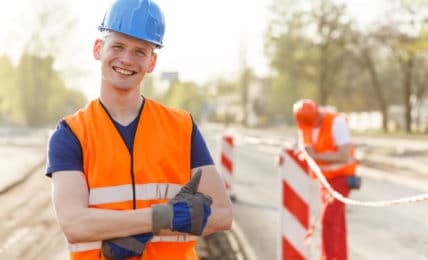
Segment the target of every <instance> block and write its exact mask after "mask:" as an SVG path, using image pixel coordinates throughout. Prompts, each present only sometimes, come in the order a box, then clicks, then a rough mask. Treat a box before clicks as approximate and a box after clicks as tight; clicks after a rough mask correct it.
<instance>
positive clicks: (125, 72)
mask: <svg viewBox="0 0 428 260" xmlns="http://www.w3.org/2000/svg"><path fill="white" fill-rule="evenodd" d="M115 71H117V72H119V73H121V74H125V75H132V74H133V72H132V71H129V70H124V69H121V68H115Z"/></svg>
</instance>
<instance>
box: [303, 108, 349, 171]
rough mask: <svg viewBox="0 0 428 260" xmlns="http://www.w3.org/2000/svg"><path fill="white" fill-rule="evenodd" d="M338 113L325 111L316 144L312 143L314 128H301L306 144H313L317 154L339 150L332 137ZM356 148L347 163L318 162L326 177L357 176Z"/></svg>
mask: <svg viewBox="0 0 428 260" xmlns="http://www.w3.org/2000/svg"><path fill="white" fill-rule="evenodd" d="M338 115H339V114H338V113H334V112H329V111H323V113H322V120H321V125H320V126H319V132H318V138H317V140H316V142H315V143H313V142H312V131H313V129H312V128H300V130H301V132H302V133H303V139H304V140H303V141H304V143H305V144H307V143H309V144H312V143H313V148H314V149H315V152H317V153H323V152H333V151H336V150H337V147H336V145H335V144H334V139H333V135H332V128H333V122H334V119H335V118H336V117H337V116H338ZM354 154H355V150H354V147H352V148H351V151H350V155H351V159H350V160H349V161H348V162H346V163H327V162H323V161H320V160H316V162H317V164H318V166H319V167H320V169H321V171H322V173H323V174H324V176H325V177H326V178H327V179H329V178H333V177H336V176H346V175H353V174H355V169H356V165H357V161H356V160H355V156H354Z"/></svg>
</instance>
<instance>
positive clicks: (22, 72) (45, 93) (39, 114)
mask: <svg viewBox="0 0 428 260" xmlns="http://www.w3.org/2000/svg"><path fill="white" fill-rule="evenodd" d="M0 69H1V72H2V73H5V72H6V71H8V70H9V72H8V73H10V75H15V79H14V80H11V83H10V84H9V85H7V86H12V87H10V88H11V89H13V90H14V91H10V92H9V93H8V94H7V95H5V96H4V101H3V102H2V103H4V104H6V105H5V107H2V108H3V109H4V111H5V112H4V113H7V114H8V117H9V118H8V121H10V122H13V123H16V124H20V125H28V126H44V125H48V124H54V123H55V122H56V121H57V120H58V119H60V118H61V117H63V116H64V115H65V114H68V113H71V112H74V111H75V110H76V109H77V108H78V107H81V106H83V105H84V104H85V102H86V100H85V97H84V96H83V94H82V93H81V92H78V91H76V90H69V89H67V88H66V87H65V84H64V82H63V80H62V79H61V77H60V75H59V73H58V72H57V71H55V70H54V69H53V58H52V57H45V58H42V57H38V56H35V55H31V54H28V53H24V54H23V55H22V57H21V60H20V62H19V64H18V66H17V67H16V68H13V67H7V66H2V67H0Z"/></svg>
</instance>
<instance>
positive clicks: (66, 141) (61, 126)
mask: <svg viewBox="0 0 428 260" xmlns="http://www.w3.org/2000/svg"><path fill="white" fill-rule="evenodd" d="M113 122H114V123H115V125H116V128H117V129H118V130H119V132H120V134H121V136H122V138H123V139H124V141H125V143H126V146H127V147H128V149H129V151H131V152H132V147H133V142H134V136H135V131H136V130H137V123H138V117H137V118H136V119H134V121H132V122H131V123H130V124H129V125H127V126H122V125H121V124H119V123H117V122H115V121H114V120H113ZM192 125H193V127H192V142H191V143H192V147H191V161H190V167H191V168H192V169H193V168H196V167H199V166H204V165H213V164H214V162H213V159H212V157H211V154H210V152H209V150H208V147H207V145H206V143H205V140H204V138H203V137H202V134H201V132H200V131H199V129H198V127H197V125H196V123H195V122H193V121H192ZM57 171H82V172H83V155H82V148H81V146H80V142H79V141H78V139H77V137H76V136H75V135H74V134H73V132H72V131H71V129H70V128H69V126H68V125H67V123H66V122H65V121H64V120H61V121H60V122H59V123H58V125H57V127H56V129H55V131H54V132H53V134H52V136H51V137H50V139H49V144H48V160H47V167H46V175H47V176H49V177H50V176H51V174H52V173H54V172H57Z"/></svg>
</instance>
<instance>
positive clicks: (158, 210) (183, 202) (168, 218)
mask: <svg viewBox="0 0 428 260" xmlns="http://www.w3.org/2000/svg"><path fill="white" fill-rule="evenodd" d="M201 174H202V170H201V169H199V170H198V171H197V172H196V173H195V175H193V177H192V178H191V179H190V181H189V182H188V183H187V184H186V185H185V186H183V187H182V188H181V190H180V192H179V193H177V195H175V197H174V198H172V199H171V200H170V201H169V202H168V203H166V204H155V205H152V212H153V214H152V224H153V232H154V233H155V234H159V232H160V230H161V229H170V230H172V231H179V232H182V233H188V234H192V235H198V236H199V235H201V234H202V231H203V230H204V228H205V225H206V224H207V221H208V217H209V216H210V215H211V208H210V206H211V204H212V199H211V197H209V196H207V195H204V194H202V193H200V192H197V190H198V186H199V182H200V180H201Z"/></svg>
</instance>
